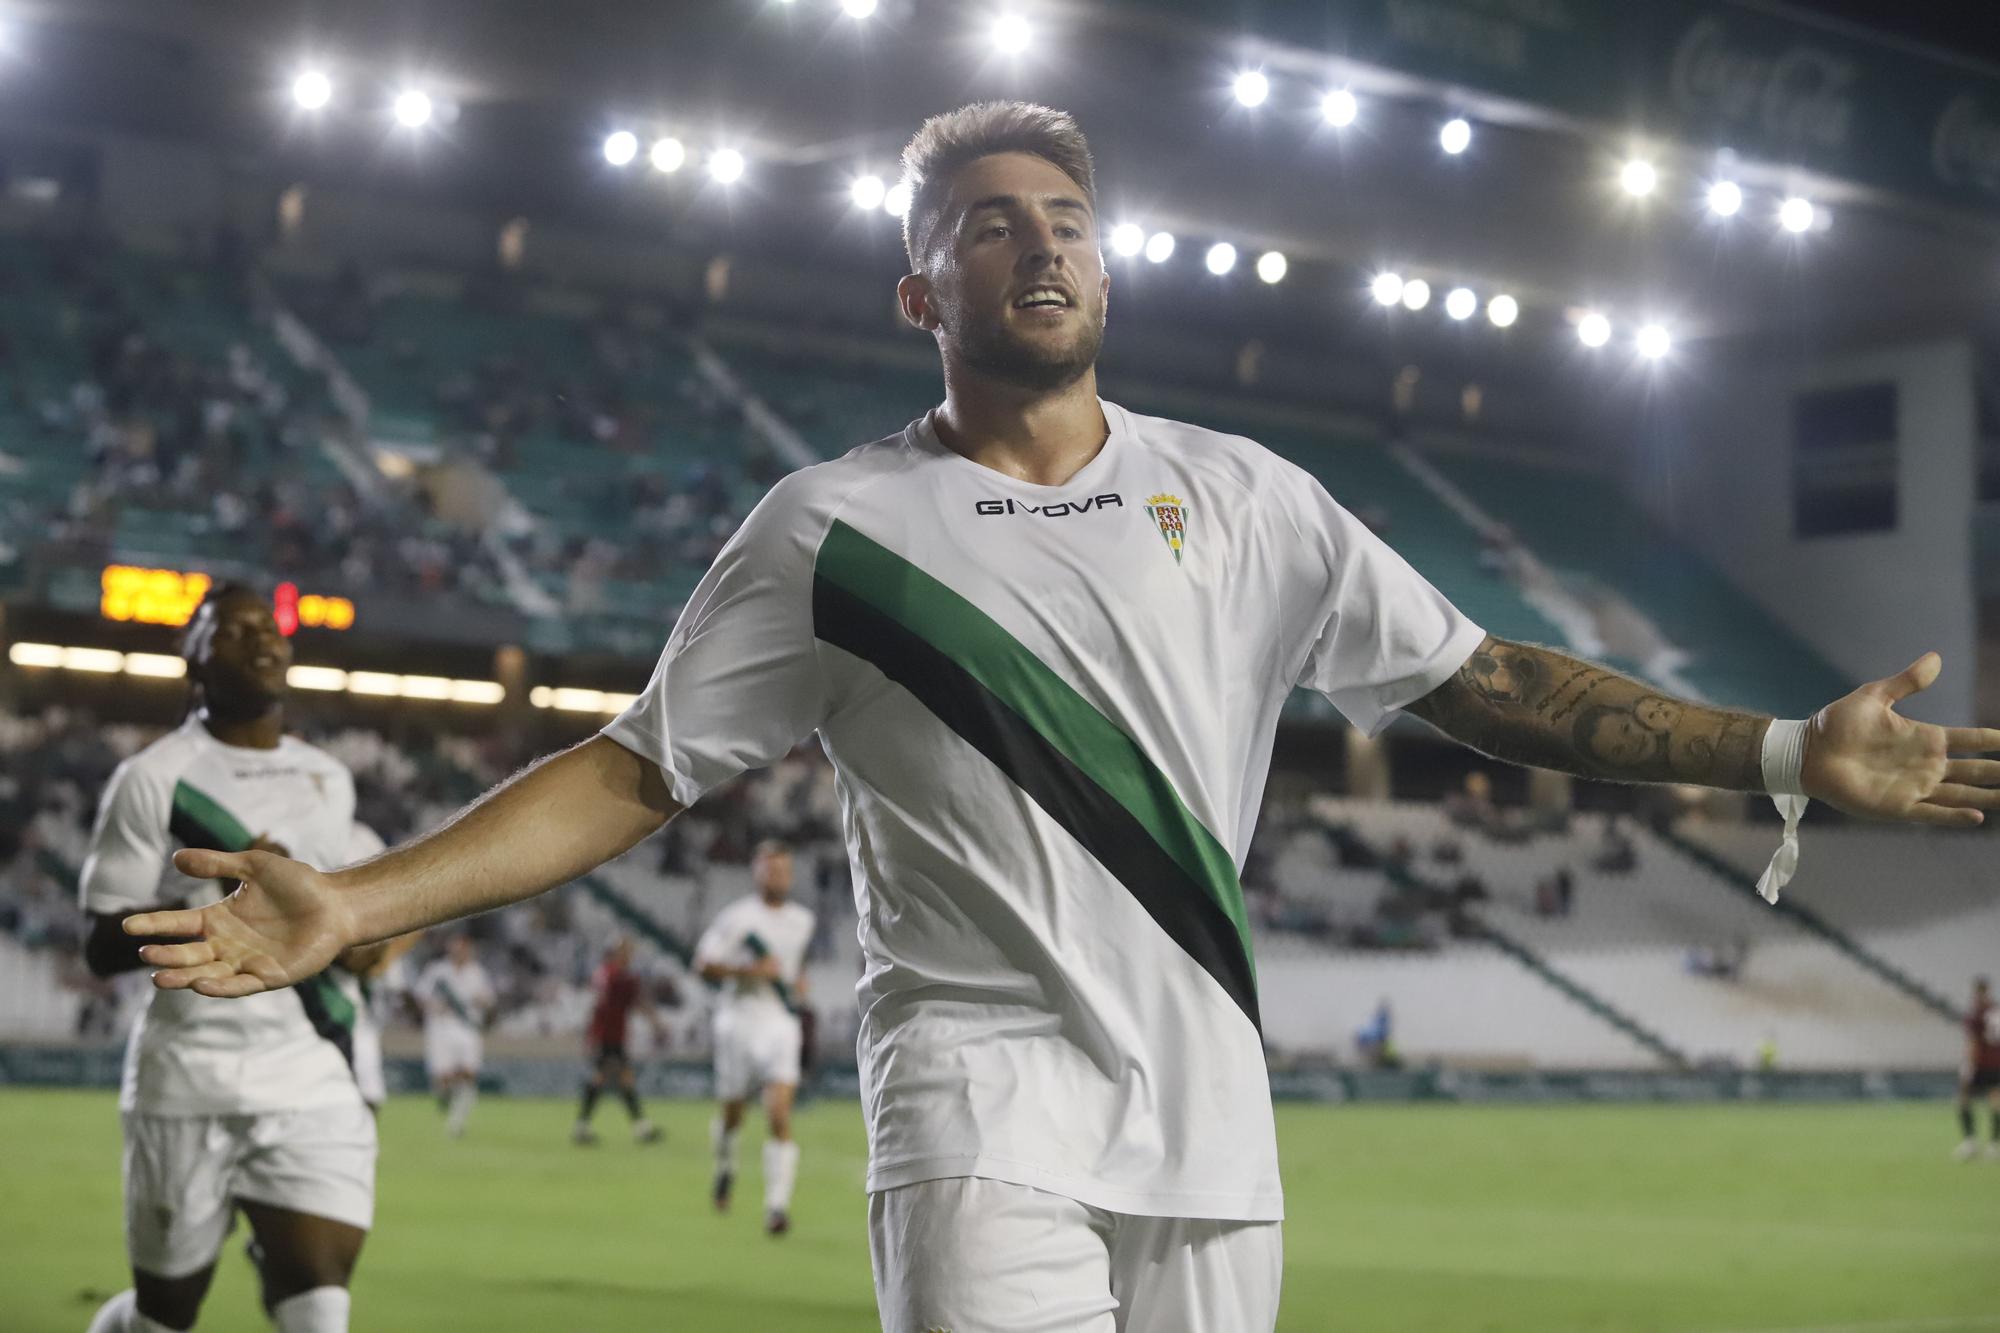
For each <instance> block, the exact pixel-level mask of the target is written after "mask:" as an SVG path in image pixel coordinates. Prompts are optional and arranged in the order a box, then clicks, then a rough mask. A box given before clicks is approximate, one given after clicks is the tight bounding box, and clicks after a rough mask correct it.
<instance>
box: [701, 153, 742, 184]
mask: <svg viewBox="0 0 2000 1333" xmlns="http://www.w3.org/2000/svg"><path fill="white" fill-rule="evenodd" d="M708 174H709V176H710V177H712V178H713V179H715V180H717V181H720V182H721V183H722V184H724V185H728V184H731V183H733V182H735V181H739V180H742V179H743V154H741V153H739V152H737V151H736V150H735V149H734V148H718V149H716V150H715V151H714V152H713V153H711V154H710V155H709V158H708Z"/></svg>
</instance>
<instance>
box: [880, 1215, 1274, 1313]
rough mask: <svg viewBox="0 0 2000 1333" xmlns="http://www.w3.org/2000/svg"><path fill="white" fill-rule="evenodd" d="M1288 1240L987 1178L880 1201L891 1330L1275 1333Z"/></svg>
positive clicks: (1264, 1228)
mask: <svg viewBox="0 0 2000 1333" xmlns="http://www.w3.org/2000/svg"><path fill="white" fill-rule="evenodd" d="M1281 1231H1282V1225H1281V1224H1280V1223H1277V1222H1213V1221H1206V1220H1202V1219H1197V1218H1185V1217H1135V1216H1132V1215H1129V1214H1124V1213H1107V1212H1105V1211H1104V1210H1102V1209H1100V1208H1091V1207H1087V1206H1086V1205H1084V1204H1080V1203H1078V1202H1076V1200H1074V1199H1066V1198H1064V1197H1062V1196H1061V1195H1059V1194H1049V1193H1047V1192H1045V1191H1042V1190H1038V1189H1033V1188H1030V1187H1029V1186H1026V1185H1010V1184H1007V1183H1006V1182H1004V1181H998V1180H982V1179H979V1178H978V1177H974V1176H961V1177H957V1178H954V1179H950V1180H926V1181H920V1182H919V1183H917V1184H914V1185H903V1186H900V1187H898V1188H896V1189H892V1190H881V1191H879V1192H877V1193H874V1194H871V1195H869V1196H868V1252H869V1257H870V1258H871V1259H872V1260H873V1261H874V1264H875V1301H876V1304H877V1305H878V1306H879V1307H880V1309H881V1314H882V1328H883V1330H884V1333H930V1330H935V1329H952V1330H955V1331H956V1333H974V1331H975V1330H977V1333H1270V1330H1271V1329H1272V1328H1273V1327H1275V1326H1276V1324H1277V1322H1278V1284H1279V1280H1280V1278H1281V1276H1282V1274H1283V1269H1284V1247H1283V1240H1282V1236H1281Z"/></svg>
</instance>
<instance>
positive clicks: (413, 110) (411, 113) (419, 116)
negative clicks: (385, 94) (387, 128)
mask: <svg viewBox="0 0 2000 1333" xmlns="http://www.w3.org/2000/svg"><path fill="white" fill-rule="evenodd" d="M390 110H391V111H393V112H395V115H396V123H397V124H398V125H401V126H402V127H403V128H404V129H406V130H415V129H421V128H423V127H424V126H425V125H427V124H429V123H430V119H431V112H432V111H433V110H434V108H433V107H432V105H431V95H430V94H429V93H427V92H425V91H423V90H422V89H421V88H405V89H404V90H403V91H402V92H400V93H397V94H396V100H395V102H394V104H393V105H392V106H391V107H390Z"/></svg>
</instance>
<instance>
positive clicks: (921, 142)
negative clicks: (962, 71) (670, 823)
mask: <svg viewBox="0 0 2000 1333" xmlns="http://www.w3.org/2000/svg"><path fill="white" fill-rule="evenodd" d="M994 153H1028V154H1031V155H1033V156H1035V157H1039V158H1041V159H1043V160H1044V161H1046V162H1049V163H1051V164H1053V165H1054V166H1055V167H1056V168H1057V169H1059V170H1060V171H1061V172H1062V173H1063V174H1064V175H1065V176H1068V177H1069V178H1070V179H1071V180H1073V181H1075V182H1076V186H1077V188H1078V189H1079V190H1082V191H1083V198H1084V202H1086V203H1088V204H1089V205H1090V206H1091V208H1092V209H1093V210H1094V209H1096V207H1097V176H1096V172H1095V169H1094V168H1093V167H1092V166H1091V162H1090V145H1089V143H1088V142H1086V141H1085V139H1084V137H1083V130H1082V129H1081V128H1080V127H1079V126H1078V125H1077V123H1076V117H1074V116H1072V115H1070V114H1069V113H1068V112H1067V111H1057V110H1055V109H1054V108H1053V107H1046V106H1038V105H1036V104H1035V103H1033V102H974V103H972V104H971V105H970V106H962V107H960V108H959V109H958V110H956V111H947V112H945V113H944V114H943V115H940V116H932V117H931V118H930V119H929V120H927V121H925V122H924V124H923V128H922V129H919V130H918V131H917V133H916V137H915V138H913V139H911V140H910V142H909V146H908V147H906V148H904V149H903V184H904V185H906V186H908V187H909V190H910V206H909V208H908V209H906V210H905V211H904V213H903V251H904V253H905V254H907V255H908V256H909V259H910V268H911V270H912V271H915V270H918V269H921V268H922V267H923V263H922V256H923V255H924V254H925V253H926V252H927V251H928V250H929V248H930V242H931V234H932V232H934V231H935V230H936V229H937V224H938V218H939V217H940V215H941V214H942V213H943V211H944V201H945V196H946V195H947V194H949V193H950V191H951V178H952V176H953V175H954V174H955V173H956V172H957V171H958V169H959V168H960V167H962V166H964V165H966V164H967V163H968V162H975V161H977V160H978V159H980V158H982V157H990V156H992V155H993V154H994Z"/></svg>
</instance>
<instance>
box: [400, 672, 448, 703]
mask: <svg viewBox="0 0 2000 1333" xmlns="http://www.w3.org/2000/svg"><path fill="white" fill-rule="evenodd" d="M396 692H397V693H398V694H400V695H402V696H403V697H404V698H405V699H449V698H451V679H450V678H449V677H447V676H404V677H403V678H402V680H401V681H399V682H398V683H397V689H396Z"/></svg>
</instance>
